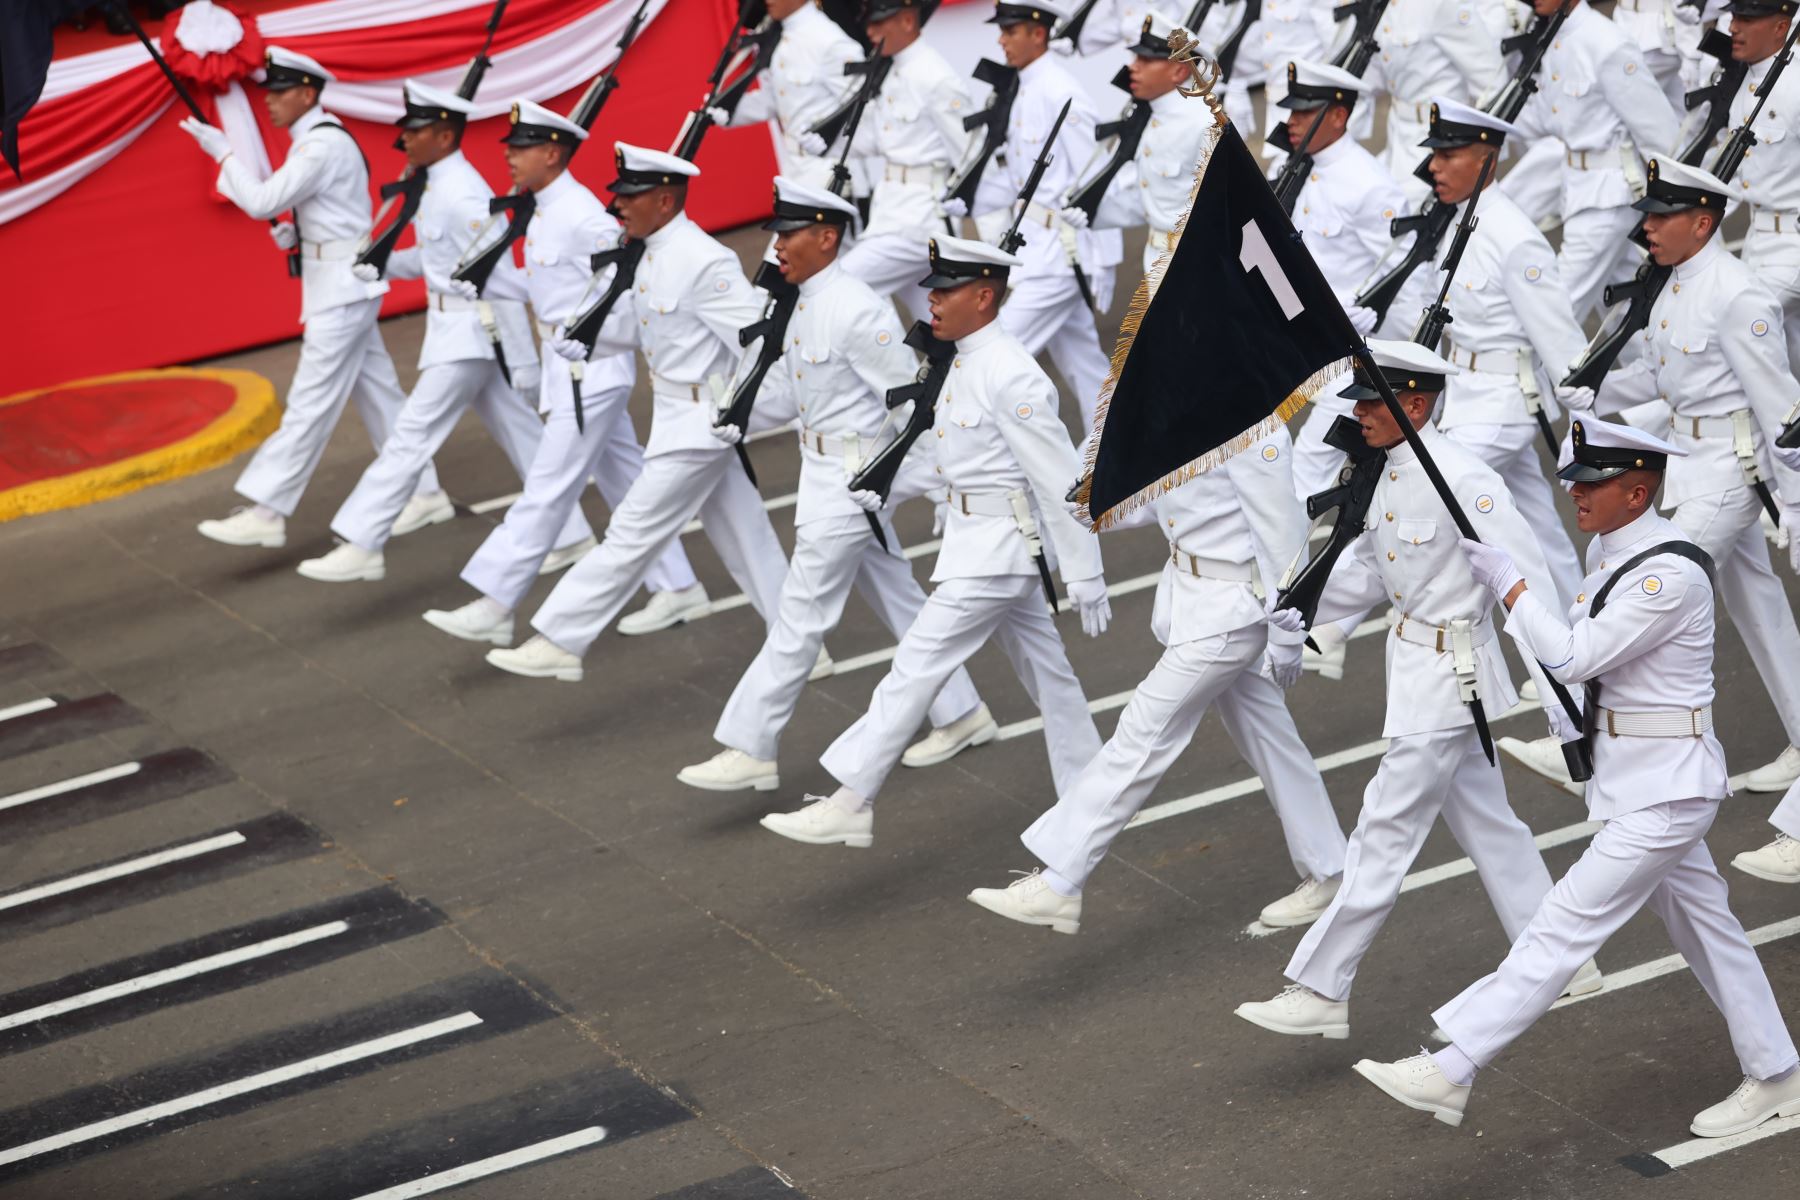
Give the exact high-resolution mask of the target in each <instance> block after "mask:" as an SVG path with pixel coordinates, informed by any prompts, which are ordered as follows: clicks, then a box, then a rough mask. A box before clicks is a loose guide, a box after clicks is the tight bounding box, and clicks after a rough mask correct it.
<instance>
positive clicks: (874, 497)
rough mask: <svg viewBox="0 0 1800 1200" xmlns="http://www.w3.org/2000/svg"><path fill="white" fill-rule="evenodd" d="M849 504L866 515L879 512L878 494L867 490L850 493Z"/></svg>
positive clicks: (879, 498)
mask: <svg viewBox="0 0 1800 1200" xmlns="http://www.w3.org/2000/svg"><path fill="white" fill-rule="evenodd" d="M850 502H851V503H852V504H854V505H856V507H858V508H860V509H862V510H863V511H864V512H866V513H878V512H880V511H881V493H880V492H871V491H867V490H864V491H858V492H851V493H850Z"/></svg>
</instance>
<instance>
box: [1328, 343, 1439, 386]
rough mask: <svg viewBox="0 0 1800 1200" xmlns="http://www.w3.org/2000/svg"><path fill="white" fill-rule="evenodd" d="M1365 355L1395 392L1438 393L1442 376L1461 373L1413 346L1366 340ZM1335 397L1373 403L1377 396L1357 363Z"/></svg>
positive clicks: (1435, 354)
mask: <svg viewBox="0 0 1800 1200" xmlns="http://www.w3.org/2000/svg"><path fill="white" fill-rule="evenodd" d="M1369 354H1370V357H1372V358H1373V359H1374V360H1375V366H1376V367H1378V368H1379V369H1380V371H1381V374H1382V377H1383V378H1385V379H1386V380H1387V383H1388V386H1389V387H1391V388H1393V389H1394V390H1395V391H1396V392H1441V391H1443V390H1444V379H1445V377H1446V376H1450V375H1457V374H1460V373H1461V372H1460V371H1459V370H1458V369H1457V367H1456V364H1455V363H1453V362H1451V361H1450V360H1449V359H1447V358H1445V357H1444V356H1443V355H1441V354H1439V353H1438V352H1437V351H1435V350H1433V349H1431V348H1430V347H1429V346H1421V345H1419V344H1418V343H1417V342H1400V341H1390V340H1389V339H1387V338H1370V339H1369ZM1339 394H1340V395H1341V396H1343V398H1344V399H1346V400H1352V401H1354V400H1374V399H1377V398H1378V397H1379V396H1380V395H1381V392H1380V391H1379V390H1378V389H1377V388H1376V387H1375V384H1374V381H1373V380H1371V379H1370V378H1369V377H1368V375H1367V374H1365V373H1364V371H1363V365H1362V361H1361V360H1360V359H1359V360H1358V361H1357V364H1356V371H1355V374H1354V376H1353V377H1352V378H1351V381H1350V382H1349V383H1348V384H1346V385H1345V386H1344V390H1343V391H1342V392H1340V393H1339Z"/></svg>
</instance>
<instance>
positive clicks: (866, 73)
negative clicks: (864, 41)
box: [813, 42, 894, 200]
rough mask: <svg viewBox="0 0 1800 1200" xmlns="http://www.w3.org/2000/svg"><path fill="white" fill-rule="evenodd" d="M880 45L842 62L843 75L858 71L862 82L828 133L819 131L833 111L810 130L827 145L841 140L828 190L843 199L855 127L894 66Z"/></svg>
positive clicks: (846, 196)
mask: <svg viewBox="0 0 1800 1200" xmlns="http://www.w3.org/2000/svg"><path fill="white" fill-rule="evenodd" d="M882 45H883V43H881V42H876V43H875V48H874V49H873V50H871V51H870V52H869V57H868V58H867V59H865V60H864V61H862V62H860V63H845V64H844V74H846V75H855V74H861V75H862V77H863V81H862V83H861V84H859V85H858V86H857V88H856V91H855V93H854V94H853V95H852V96H851V97H850V107H849V111H847V112H846V113H845V114H844V120H843V121H842V122H841V123H839V124H838V125H837V127H836V129H835V130H834V131H833V132H832V134H831V136H830V137H825V134H823V133H820V132H819V131H820V128H821V127H822V126H823V125H824V124H825V123H827V122H830V121H832V120H833V119H834V117H835V114H833V117H827V118H826V120H825V122H821V123H820V125H819V126H814V128H813V132H815V133H818V134H819V136H820V137H824V138H825V143H826V145H830V144H831V143H832V142H833V141H835V140H837V139H838V138H839V137H842V138H843V140H844V145H843V148H842V149H841V150H839V151H838V157H837V161H836V162H834V163H832V164H831V190H832V191H833V192H836V193H837V194H838V195H839V196H842V197H843V198H844V199H846V200H849V199H851V196H850V182H851V181H850V149H851V147H852V146H854V145H855V144H856V130H857V127H858V126H859V125H861V124H862V119H863V113H865V112H867V111H868V108H869V102H870V101H871V100H873V99H875V97H876V95H877V94H878V93H880V91H881V85H882V84H884V83H886V82H887V77H888V71H889V70H891V69H892V68H893V65H894V60H893V59H891V58H886V57H883V55H882V53H881V47H882Z"/></svg>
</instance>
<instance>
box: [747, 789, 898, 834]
mask: <svg viewBox="0 0 1800 1200" xmlns="http://www.w3.org/2000/svg"><path fill="white" fill-rule="evenodd" d="M806 799H807V800H808V801H809V803H808V804H807V806H806V807H805V808H803V809H801V810H800V811H798V812H791V813H770V814H769V815H768V816H766V817H764V818H763V819H762V822H761V824H762V827H763V828H764V829H766V830H768V831H769V832H770V833H779V834H780V835H781V836H782V837H784V838H791V839H792V840H794V841H796V842H805V843H806V844H807V845H809V846H838V845H842V846H857V847H864V846H871V845H874V843H875V810H874V809H873V808H865V809H863V810H862V811H861V812H845V811H844V809H843V806H842V805H840V804H838V803H837V802H836V801H834V800H832V799H831V797H829V796H808V797H807V798H806Z"/></svg>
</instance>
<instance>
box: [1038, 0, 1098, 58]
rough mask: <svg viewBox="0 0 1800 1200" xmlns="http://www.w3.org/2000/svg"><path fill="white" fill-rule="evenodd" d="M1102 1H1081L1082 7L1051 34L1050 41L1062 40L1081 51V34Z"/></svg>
mask: <svg viewBox="0 0 1800 1200" xmlns="http://www.w3.org/2000/svg"><path fill="white" fill-rule="evenodd" d="M1099 2H1100V0H1081V7H1080V8H1078V9H1076V10H1075V11H1074V12H1072V13H1070V14H1069V19H1068V20H1066V21H1064V22H1063V23H1062V24H1061V25H1058V26H1057V27H1056V28H1055V29H1054V30H1052V31H1051V33H1050V40H1051V41H1053V42H1054V41H1056V40H1057V39H1059V38H1060V39H1062V40H1064V41H1067V42H1068V43H1069V45H1071V46H1073V47H1075V49H1076V50H1078V51H1079V50H1080V49H1081V32H1082V30H1084V29H1086V28H1087V23H1088V18H1089V17H1091V16H1093V15H1094V6H1095V5H1096V4H1098V3H1099Z"/></svg>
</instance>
